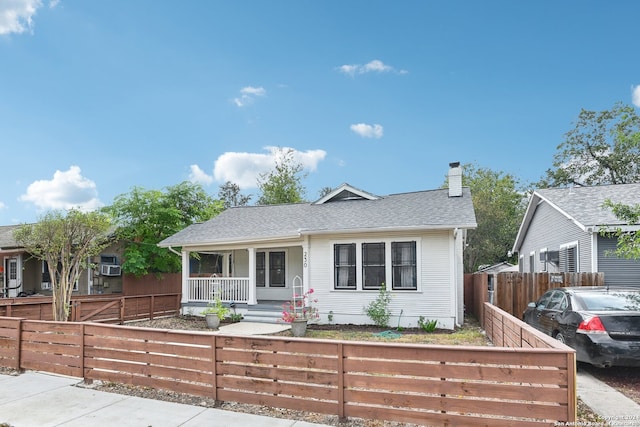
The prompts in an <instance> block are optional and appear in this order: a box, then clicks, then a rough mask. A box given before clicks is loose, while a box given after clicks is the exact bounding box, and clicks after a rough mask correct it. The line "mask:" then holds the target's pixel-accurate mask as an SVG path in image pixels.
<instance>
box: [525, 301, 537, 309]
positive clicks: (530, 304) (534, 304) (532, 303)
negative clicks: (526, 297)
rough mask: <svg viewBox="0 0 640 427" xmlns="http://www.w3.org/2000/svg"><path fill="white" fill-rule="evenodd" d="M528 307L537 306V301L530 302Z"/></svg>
mask: <svg viewBox="0 0 640 427" xmlns="http://www.w3.org/2000/svg"><path fill="white" fill-rule="evenodd" d="M527 307H529V308H536V303H535V302H530V303H529V304H527Z"/></svg>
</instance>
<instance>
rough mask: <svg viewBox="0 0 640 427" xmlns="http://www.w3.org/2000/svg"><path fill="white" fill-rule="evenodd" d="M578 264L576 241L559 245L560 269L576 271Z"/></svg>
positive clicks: (569, 271) (567, 271)
mask: <svg viewBox="0 0 640 427" xmlns="http://www.w3.org/2000/svg"><path fill="white" fill-rule="evenodd" d="M578 266H579V263H578V242H573V243H569V244H566V245H562V246H560V271H563V272H565V273H577V272H578V271H579V268H578Z"/></svg>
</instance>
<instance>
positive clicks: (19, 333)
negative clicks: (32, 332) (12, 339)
mask: <svg viewBox="0 0 640 427" xmlns="http://www.w3.org/2000/svg"><path fill="white" fill-rule="evenodd" d="M23 320H24V319H18V327H17V328H16V329H17V331H16V332H17V333H16V370H17V371H18V372H22V366H21V365H22V360H21V359H20V356H21V355H22V321H23Z"/></svg>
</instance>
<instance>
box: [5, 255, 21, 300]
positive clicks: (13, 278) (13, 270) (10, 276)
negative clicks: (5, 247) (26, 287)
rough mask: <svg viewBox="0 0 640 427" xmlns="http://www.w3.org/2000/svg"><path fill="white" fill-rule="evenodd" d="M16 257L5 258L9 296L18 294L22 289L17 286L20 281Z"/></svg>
mask: <svg viewBox="0 0 640 427" xmlns="http://www.w3.org/2000/svg"><path fill="white" fill-rule="evenodd" d="M18 272H19V269H18V258H9V259H8V260H7V269H6V274H7V287H8V288H9V298H15V297H17V296H18V293H19V292H20V291H21V290H22V289H20V288H21V287H22V286H21V287H20V288H18V284H19V283H20V278H19V275H18Z"/></svg>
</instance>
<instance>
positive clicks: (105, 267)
mask: <svg viewBox="0 0 640 427" xmlns="http://www.w3.org/2000/svg"><path fill="white" fill-rule="evenodd" d="M100 274H102V275H103V276H120V275H121V274H122V269H121V268H120V266H119V265H113V264H102V265H101V266H100Z"/></svg>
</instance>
